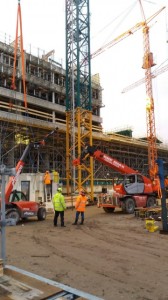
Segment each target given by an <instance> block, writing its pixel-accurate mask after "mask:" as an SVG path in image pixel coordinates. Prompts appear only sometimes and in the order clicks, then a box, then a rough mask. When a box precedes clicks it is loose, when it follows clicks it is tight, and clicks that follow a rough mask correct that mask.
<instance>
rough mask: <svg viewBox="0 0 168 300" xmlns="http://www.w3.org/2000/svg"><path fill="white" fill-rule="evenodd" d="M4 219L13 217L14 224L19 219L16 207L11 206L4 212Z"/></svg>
mask: <svg viewBox="0 0 168 300" xmlns="http://www.w3.org/2000/svg"><path fill="white" fill-rule="evenodd" d="M6 219H13V220H14V222H15V223H16V224H18V223H19V221H20V214H19V212H18V210H17V209H15V208H12V209H10V210H9V211H7V212H6Z"/></svg>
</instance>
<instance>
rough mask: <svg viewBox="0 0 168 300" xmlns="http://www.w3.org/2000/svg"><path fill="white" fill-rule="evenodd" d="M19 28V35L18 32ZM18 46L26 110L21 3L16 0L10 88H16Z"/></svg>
mask: <svg viewBox="0 0 168 300" xmlns="http://www.w3.org/2000/svg"><path fill="white" fill-rule="evenodd" d="M19 29H20V36H18V32H19ZM18 48H20V49H19V50H20V55H21V66H22V83H23V96H24V106H25V108H26V110H27V95H26V82H25V62H24V50H23V33H22V15H21V5H20V0H18V10H17V22H16V37H15V47H14V66H13V76H12V85H11V88H12V89H13V90H16V83H15V82H16V61H17V51H18Z"/></svg>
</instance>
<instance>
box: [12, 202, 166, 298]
mask: <svg viewBox="0 0 168 300" xmlns="http://www.w3.org/2000/svg"><path fill="white" fill-rule="evenodd" d="M74 217H75V210H74V209H73V210H72V209H68V210H67V211H66V212H65V225H66V228H61V227H53V215H52V214H50V215H48V216H47V220H46V221H43V222H38V221H36V220H35V219H34V220H32V219H31V220H29V221H26V222H24V223H23V222H22V223H21V224H19V225H17V226H10V227H9V226H8V227H6V256H7V261H6V263H7V264H8V265H13V266H16V267H18V268H21V269H24V270H27V271H29V272H32V273H35V274H38V275H40V276H43V277H46V278H48V279H52V280H55V281H58V282H61V283H63V284H65V285H69V286H71V287H73V288H76V289H78V290H81V291H84V292H87V293H90V294H93V295H95V296H98V297H100V298H102V299H105V300H112V299H115V300H120V299H124V300H130V299H134V300H140V299H144V300H155V299H156V300H167V299H168V288H167V280H168V235H163V234H160V231H157V232H154V233H151V232H148V231H147V230H146V229H145V221H144V220H142V219H140V218H136V217H135V216H134V215H125V214H123V213H121V212H115V213H113V214H107V213H105V212H104V211H103V209H101V208H97V207H96V206H90V207H87V209H86V219H85V224H84V225H77V226H73V225H72V222H73V221H74ZM158 224H159V226H160V228H161V229H162V223H161V222H158V223H157V225H158Z"/></svg>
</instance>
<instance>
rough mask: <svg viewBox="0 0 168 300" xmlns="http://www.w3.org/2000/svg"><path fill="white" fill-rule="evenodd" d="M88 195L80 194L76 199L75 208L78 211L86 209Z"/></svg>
mask: <svg viewBox="0 0 168 300" xmlns="http://www.w3.org/2000/svg"><path fill="white" fill-rule="evenodd" d="M86 202H87V197H86V196H82V195H79V196H78V197H77V199H76V203H75V208H76V210H77V211H85V207H86Z"/></svg>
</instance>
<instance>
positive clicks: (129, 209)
mask: <svg viewBox="0 0 168 300" xmlns="http://www.w3.org/2000/svg"><path fill="white" fill-rule="evenodd" d="M134 211H135V202H134V200H133V199H132V198H127V199H126V200H125V212H126V213H127V214H133V213H134Z"/></svg>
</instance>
